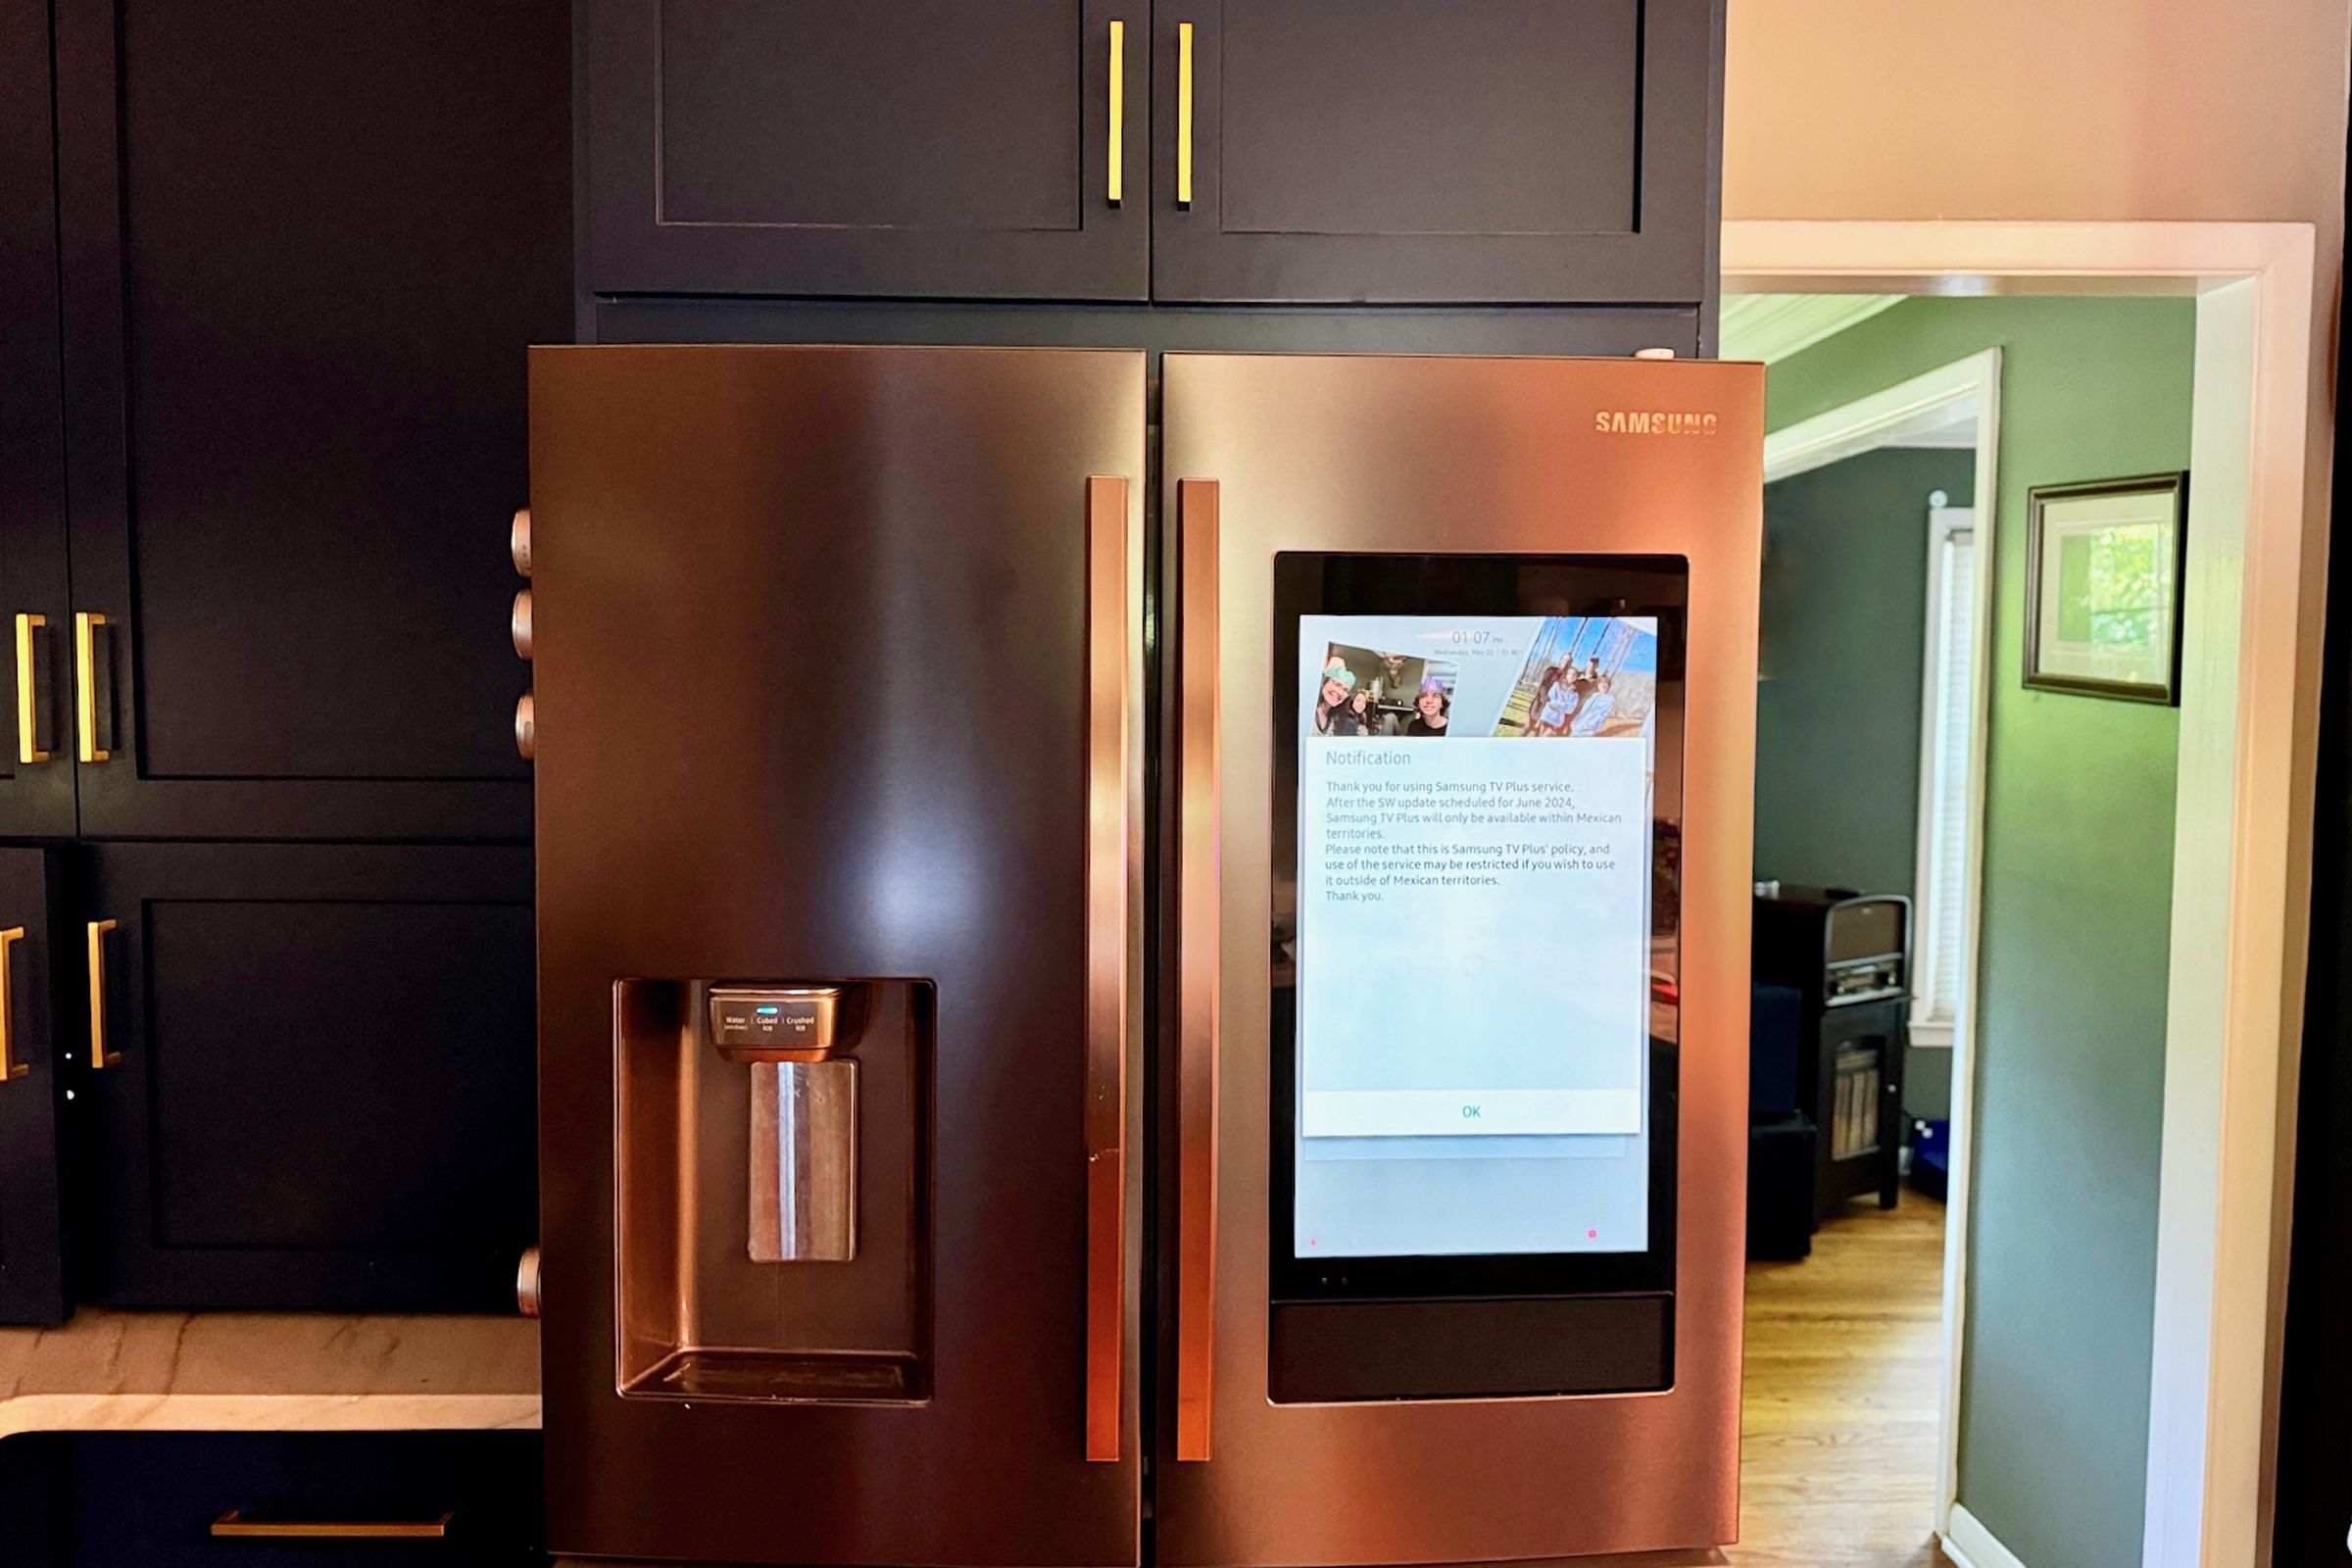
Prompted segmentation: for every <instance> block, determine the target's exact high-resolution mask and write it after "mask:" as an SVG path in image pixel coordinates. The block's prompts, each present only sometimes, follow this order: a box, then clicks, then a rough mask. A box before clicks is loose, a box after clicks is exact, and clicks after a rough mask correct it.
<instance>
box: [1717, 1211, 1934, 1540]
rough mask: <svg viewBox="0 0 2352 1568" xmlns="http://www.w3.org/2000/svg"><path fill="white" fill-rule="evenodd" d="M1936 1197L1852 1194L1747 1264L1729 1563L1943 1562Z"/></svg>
mask: <svg viewBox="0 0 2352 1568" xmlns="http://www.w3.org/2000/svg"><path fill="white" fill-rule="evenodd" d="M1942 1281H1943V1205H1942V1204H1941V1203H1939V1202H1936V1201H1935V1200H1934V1199H1931V1198H1926V1197H1923V1196H1922V1195H1920V1194H1918V1193H1916V1192H1912V1191H1910V1190H1909V1189H1905V1191H1904V1193H1903V1198H1902V1202H1901V1204H1900V1205H1899V1206H1897V1207H1896V1208H1895V1209H1894V1210H1893V1211H1892V1212H1887V1211H1883V1210H1881V1209H1879V1208H1878V1207H1876V1206H1875V1205H1872V1204H1870V1203H1867V1202H1860V1201H1858V1202H1856V1203H1854V1204H1853V1205H1852V1207H1851V1208H1850V1209H1849V1210H1848V1211H1847V1212H1845V1213H1843V1214H1840V1215H1838V1217H1836V1218H1835V1219H1832V1220H1831V1221H1830V1222H1829V1223H1827V1224H1825V1225H1823V1226H1822V1228H1821V1233H1820V1234H1819V1235H1818V1236H1816V1237H1815V1238H1814V1239H1813V1255H1812V1256H1811V1257H1809V1258H1807V1259H1805V1260H1804V1261H1803V1262H1801V1263H1751V1264H1749V1265H1748V1270H1747V1374H1746V1378H1747V1387H1746V1395H1745V1397H1744V1399H1743V1401H1742V1403H1743V1410H1742V1419H1741V1422H1740V1429H1741V1444H1740V1544H1739V1545H1736V1546H1732V1547H1728V1548H1726V1550H1725V1553H1724V1560H1725V1561H1727V1562H1729V1563H1731V1564H1734V1565H1736V1568H1944V1565H1945V1564H1946V1562H1947V1559H1946V1558H1945V1557H1944V1556H1943V1554H1942V1553H1941V1552H1939V1551H1937V1550H1936V1545H1935V1541H1934V1536H1933V1531H1932V1523H1933V1514H1934V1508H1935V1503H1936V1475H1935V1471H1936V1395H1937V1387H1936V1385H1937V1381H1938V1379H1939V1378H1940V1376H1941V1355H1942V1331H1941V1328H1940V1326H1939V1325H1940V1322H1941V1312H1942V1304H1943V1303H1942V1289H1943V1285H1942Z"/></svg>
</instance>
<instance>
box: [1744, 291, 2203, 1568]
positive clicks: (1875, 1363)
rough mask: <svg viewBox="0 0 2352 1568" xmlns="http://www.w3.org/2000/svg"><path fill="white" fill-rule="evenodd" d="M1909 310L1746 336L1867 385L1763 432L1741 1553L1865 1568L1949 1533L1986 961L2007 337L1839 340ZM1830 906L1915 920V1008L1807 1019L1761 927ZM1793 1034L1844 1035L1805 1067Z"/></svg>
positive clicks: (1779, 354) (1900, 327)
mask: <svg viewBox="0 0 2352 1568" xmlns="http://www.w3.org/2000/svg"><path fill="white" fill-rule="evenodd" d="M1901 303H1902V301H1901V299H1900V297H1899V296H1878V297H1872V296H1826V295H1816V296H1761V295H1758V296H1746V297H1743V298H1741V299H1739V300H1736V301H1735V302H1734V303H1733V305H1732V307H1731V309H1730V310H1729V311H1728V312H1727V322H1726V332H1725V345H1724V347H1725V353H1726V355H1727V357H1734V358H1760V359H1764V360H1766V361H1767V363H1768V364H1772V365H1787V364H1789V362H1790V361H1791V360H1792V359H1793V358H1794V357H1795V356H1797V355H1799V354H1802V353H1803V352H1804V351H1805V350H1807V349H1810V348H1814V347H1817V346H1819V347H1821V348H1822V349H1823V353H1822V354H1821V355H1818V356H1816V357H1815V358H1814V360H1813V361H1809V362H1807V363H1808V364H1809V365H1819V364H1820V363H1821V362H1822V361H1824V360H1826V361H1829V362H1831V363H1833V364H1837V363H1839V362H1848V361H1850V362H1851V368H1848V369H1847V370H1845V371H1843V372H1840V373H1839V376H1838V378H1839V379H1843V380H1845V381H1847V382H1849V383H1852V384H1856V385H1861V384H1868V386H1869V390H1868V391H1867V393H1866V394H1865V395H1862V396H1858V397H1856V398H1854V399H1853V400H1852V401H1850V402H1845V403H1840V404H1838V405H1837V406H1835V407H1832V408H1828V409H1825V410H1823V411H1822V412H1820V413H1817V414H1812V415H1809V416H1807V417H1800V418H1794V419H1789V418H1788V417H1785V416H1784V417H1783V418H1782V419H1781V420H1780V421H1779V422H1778V423H1777V427H1776V428H1774V429H1773V430H1772V432H1771V434H1770V435H1769V436H1768V437H1767V438H1766V443H1765V453H1764V478H1765V518H1766V522H1765V548H1764V583H1763V594H1762V616H1761V625H1762V646H1761V649H1760V655H1761V657H1760V670H1759V674H1760V678H1759V681H1758V686H1757V721H1758V722H1757V728H1758V734H1757V791H1756V797H1757V799H1756V858H1755V865H1756V876H1757V878H1758V886H1757V892H1758V895H1759V901H1760V902H1759V941H1758V950H1757V956H1756V972H1755V979H1756V982H1757V986H1758V989H1757V992H1756V1004H1755V1017H1756V1027H1755V1036H1754V1052H1755V1066H1756V1070H1755V1081H1754V1093H1753V1095H1752V1096H1751V1116H1752V1118H1753V1121H1754V1127H1753V1130H1752V1131H1751V1150H1750V1186H1751V1199H1750V1208H1749V1214H1750V1230H1749V1256H1750V1259H1751V1262H1750V1265H1749V1269H1748V1276H1747V1287H1748V1297H1747V1311H1746V1357H1747V1361H1746V1386H1747V1398H1746V1401H1745V1409H1746V1419H1745V1423H1744V1428H1745V1430H1744V1439H1745V1444H1744V1449H1743V1467H1742V1483H1743V1509H1742V1513H1743V1525H1744V1528H1743V1532H1742V1534H1743V1539H1744V1540H1745V1541H1747V1542H1748V1543H1750V1545H1749V1546H1747V1547H1745V1548H1743V1550H1744V1551H1753V1550H1755V1549H1756V1548H1757V1546H1759V1545H1760V1546H1762V1547H1763V1548H1764V1549H1766V1550H1770V1551H1775V1552H1781V1553H1788V1554H1791V1555H1800V1554H1801V1555H1802V1556H1803V1557H1804V1558H1805V1559H1806V1560H1810V1561H1816V1562H1831V1561H1836V1562H1841V1563H1842V1562H1851V1563H1853V1564H1856V1565H1868V1568H1894V1565H1906V1568H1907V1565H1910V1564H1914V1563H1918V1564H1926V1563H1933V1562H1936V1561H1939V1560H1941V1559H1939V1558H1938V1557H1937V1556H1936V1552H1935V1547H1934V1546H1933V1545H1932V1544H1929V1539H1928V1537H1929V1525H1930V1523H1931V1521H1932V1520H1933V1518H1934V1514H1935V1504H1936V1490H1937V1487H1936V1478H1937V1477H1938V1476H1939V1475H1940V1474H1941V1471H1942V1468H1943V1466H1944V1464H1945V1462H1946V1460H1945V1456H1944V1455H1943V1453H1942V1452H1941V1447H1942V1445H1943V1444H1944V1443H1946V1442H1947V1441H1949V1440H1950V1438H1951V1436H1952V1434H1951V1432H1950V1429H1949V1427H1948V1426H1947V1424H1946V1423H1945V1422H1944V1421H1943V1420H1942V1419H1941V1418H1940V1411H1941V1403H1942V1393H1943V1389H1942V1359H1943V1352H1944V1339H1945V1335H1944V1332H1943V1324H1944V1322H1945V1318H1946V1313H1947V1311H1948V1310H1949V1309H1950V1308H1951V1307H1952V1306H1953V1305H1954V1304H1956V1292H1953V1291H1947V1289H1946V1286H1947V1282H1948V1283H1953V1284H1956V1282H1957V1280H1958V1279H1959V1277H1960V1272H1959V1269H1958V1268H1957V1267H1956V1266H1954V1265H1953V1263H1951V1262H1949V1261H1947V1258H1953V1259H1956V1258H1957V1257H1959V1256H1960V1255H1961V1253H1962V1251H1963V1246H1962V1239H1961V1231H1960V1229H1959V1227H1957V1226H1949V1225H1947V1208H1946V1194H1947V1188H1948V1181H1947V1178H1948V1166H1949V1157H1948V1152H1949V1150H1950V1147H1951V1144H1952V1140H1953V1129H1954V1127H1955V1126H1956V1125H1957V1126H1958V1127H1959V1128H1960V1129H1961V1130H1962V1133H1963V1135H1965V1129H1966V1126H1967V1118H1966V1116H1965V1114H1964V1113H1963V1112H1962V1107H1956V1106H1955V1105H1954V1103H1953V1101H1952V1085H1953V1082H1954V1079H1955V1073H1954V1071H1953V1064H1954V1061H1955V1058H1956V1057H1957V1056H1958V1055H1960V1054H1962V1053H1961V1047H1960V1036H1961V1032H1962V1029H1963V1028H1964V1026H1965V1023H1966V1021H1967V1019H1968V1018H1969V1016H1970V1007H1969V1004H1970V1001H1971V992H1972V985H1973V980H1974V976H1975V974H1976V969H1977V958H1976V952H1975V939H1976V930H1977V923H1976V915H1977V892H1978V885H1979V884H1978V878H1979V874H1980V873H1979V863H1980V856H1979V851H1980V848H1981V845H1982V818H1983V814H1984V786H1985V765H1984V763H1985V718H1986V707H1987V705H1986V704H1985V701H1984V694H1985V679H1986V670H1985V664H1986V662H1987V660H1986V650H1987V648H1988V645H1989V637H1988V635H1987V630H1986V628H1987V626H1988V624H1989V618H1990V611H1991V607H1992V603H1993V598H1994V595H1993V588H1992V573H1991V572H1990V571H1988V570H1986V569H1985V563H1989V562H1991V561H1992V560H1994V559H1995V548H1996V545H1997V542H1998V541H1997V536H1996V533H1995V528H1996V524H1997V521H1998V517H1999V513H2000V509H1999V508H1998V507H1996V506H1994V505H1992V504H1991V498H1992V497H1993V496H1994V495H1995V475H1996V472H1997V457H1996V450H1997V444H1998V432H1999V420H1998V417H1997V416H1998V407H1999V392H2000V350H1999V349H1998V348H1997V347H1988V348H1985V349H1984V350H1982V351H1980V352H1976V353H1972V354H1969V355H1967V356H1965V357H1962V358H1958V359H1955V360H1953V361H1951V362H1950V363H1948V364H1943V365H1938V366H1936V367H1934V368H1930V369H1927V370H1925V371H1922V372H1920V373H1917V374H1909V375H1905V376H1904V377H1903V378H1902V379H1899V380H1896V381H1894V382H1893V383H1892V384H1886V381H1885V377H1886V374H1887V372H1886V371H1884V370H1882V369H1880V368H1877V367H1880V366H1883V365H1886V364H1889V363H1893V364H1898V365H1899V364H1900V363H1901V362H1900V361H1899V360H1895V361H1889V360H1887V353H1888V349H1889V346H1892V349H1893V351H1894V352H1895V353H1896V354H1898V355H1900V354H1904V353H1913V354H1914V356H1915V351H1913V350H1911V349H1909V348H1908V345H1909V344H1910V342H1911V340H1912V339H1913V338H1914V337H1915V336H1916V328H1915V327H1914V326H1913V325H1912V324H1911V317H1907V316H1896V317H1891V318H1889V319H1887V320H1885V321H1882V322H1881V323H1880V324H1879V326H1878V327H1877V328H1875V329H1874V331H1873V332H1872V333H1870V334H1868V336H1869V337H1871V338H1874V339H1875V340H1876V343H1877V345H1878V346H1877V347H1876V349H1875V350H1870V349H1866V350H1864V351H1862V353H1861V355H1860V357H1858V358H1857V357H1856V356H1855V355H1853V354H1849V352H1848V349H1847V340H1844V339H1840V340H1838V341H1837V342H1834V343H1833V342H1830V341H1828V340H1830V339H1832V338H1834V337H1837V335H1838V333H1839V332H1842V331H1844V330H1846V329H1848V328H1857V327H1860V326H1861V324H1862V323H1863V322H1865V321H1868V320H1870V319H1873V318H1876V317H1879V316H1881V315H1883V314H1884V313H1885V312H1886V311H1887V309H1888V308H1889V307H1894V306H1898V305H1900V304H1901ZM1790 306H1794V307H1796V308H1795V309H1789V308H1788V307H1790ZM1934 309H1937V307H1931V310H1934ZM1916 314H1917V313H1913V315H1916ZM1946 314H1947V315H1948V314H1949V312H1948V310H1947V311H1946ZM1824 323H1828V325H1827V328H1826V329H1825V328H1824ZM2184 375H2185V368H2183V376H2184ZM1813 379H1815V380H1817V381H1818V380H1821V379H1822V373H1821V372H1820V371H1818V370H1816V371H1814V372H1813ZM1824 889H1826V890H1833V891H1829V892H1826V893H1824V892H1817V891H1816V890H1824ZM1822 898H1828V899H1846V900H1849V901H1853V902H1849V903H1847V904H1846V905H1844V906H1843V909H1842V913H1840V914H1837V915H1834V916H1833V917H1834V918H1859V917H1861V916H1863V915H1865V914H1866V913H1868V912H1869V911H1872V910H1874V909H1877V908H1884V909H1885V910H1886V915H1885V918H1887V920H1889V921H1890V922H1899V928H1898V929H1897V930H1896V934H1895V936H1894V938H1893V940H1892V941H1891V943H1890V944H1889V945H1891V946H1892V947H1893V948H1895V950H1896V951H1897V955H1898V957H1897V959H1896V961H1898V962H1902V961H1905V960H1906V959H1907V967H1906V970H1905V972H1904V973H1903V974H1902V976H1901V980H1900V986H1899V991H1900V995H1899V996H1897V997H1895V998H1892V999H1888V1000H1885V1001H1874V1000H1873V999H1872V998H1871V997H1869V996H1868V995H1861V996H1848V997H1845V998H1842V999H1839V1000H1835V1001H1833V1002H1831V1004H1830V1005H1828V1006H1826V1007H1822V1008H1820V1009H1818V1011H1816V1012H1814V1013H1812V1014H1811V1015H1809V1016H1801V1017H1800V1015H1801V1014H1803V1013H1804V1010H1805V997H1804V995H1803V988H1804V985H1805V981H1806V977H1805V976H1804V975H1802V974H1789V973H1783V972H1781V971H1782V970H1784V969H1787V968H1789V967H1790V966H1791V965H1794V966H1797V967H1800V968H1801V967H1803V966H1804V965H1805V964H1807V963H1808V962H1817V959H1810V958H1808V957H1807V956H1806V954H1805V952H1804V951H1803V949H1804V946H1805V945H1804V944H1800V947H1799V951H1797V952H1795V953H1793V954H1792V953H1789V951H1788V950H1787V949H1786V947H1785V946H1783V945H1779V944H1768V943H1767V941H1766V940H1765V929H1766V928H1765V924H1764V922H1765V921H1766V920H1767V919H1772V920H1775V921H1780V922H1786V921H1787V920H1789V918H1791V917H1792V916H1793V917H1795V918H1798V919H1800V920H1801V919H1802V918H1803V911H1804V910H1806V909H1807V908H1808V907H1809V905H1808V901H1811V900H1815V899H1822ZM1872 901H1883V902H1872ZM1898 901H1899V902H1898ZM1807 940H1808V943H1809V945H1810V948H1811V952H1812V953H1814V954H1818V953H1819V951H1820V943H1819V942H1818V941H1817V940H1813V939H1810V938H1808V939H1807ZM1800 1036H1801V1037H1802V1040H1803V1041H1804V1042H1805V1043H1807V1044H1810V1043H1812V1042H1814V1041H1815V1040H1816V1039H1818V1040H1819V1041H1820V1042H1821V1044H1820V1045H1819V1046H1816V1047H1815V1048H1814V1051H1813V1054H1814V1055H1815V1057H1816V1058H1817V1059H1814V1060H1810V1061H1806V1062H1804V1063H1803V1065H1805V1066H1809V1067H1811V1068H1812V1071H1811V1073H1809V1074H1800V1072H1799V1071H1798V1070H1797V1067H1798V1061H1797V1053H1798V1044H1799V1037H1800ZM1833 1044H1834V1047H1835V1050H1836V1054H1835V1055H1832V1054H1830V1051H1831V1049H1832V1046H1833ZM1784 1058H1786V1060H1784ZM1857 1075H1858V1076H1859V1077H1860V1078H1861V1080H1862V1083H1861V1085H1860V1090H1859V1092H1856V1086H1855V1085H1854V1084H1853V1083H1852V1082H1850V1081H1849V1080H1851V1079H1853V1078H1855V1077H1856V1076H1857ZM1800 1077H1803V1078H1805V1079H1807V1080H1808V1081H1807V1082H1805V1084H1804V1085H1803V1089H1802V1092H1801V1093H1800V1094H1798V1095H1797V1096H1796V1097H1795V1098H1796V1103H1789V1102H1790V1094H1789V1091H1790V1090H1791V1089H1793V1088H1796V1087H1797V1084H1798V1080H1799V1078H1800ZM1776 1086H1777V1087H1776ZM1808 1143H1809V1144H1811V1145H1812V1146H1814V1147H1815V1149H1816V1150H1817V1152H1818V1155H1819V1158H1818V1159H1817V1160H1816V1161H1815V1162H1814V1163H1816V1164H1818V1165H1819V1166H1820V1167H1821V1169H1820V1171H1819V1172H1816V1173H1814V1179H1813V1180H1811V1181H1806V1180H1802V1179H1797V1180H1792V1179H1791V1166H1790V1163H1789V1153H1788V1151H1789V1150H1790V1149H1791V1148H1800V1149H1801V1148H1802V1147H1803V1146H1804V1145H1806V1144H1808ZM1796 1169H1797V1170H1799V1171H1802V1170H1804V1169H1805V1167H1803V1166H1799V1167H1796ZM1857 1195H1858V1196H1857ZM1963 1196H1965V1195H1963ZM1961 1206H1962V1210H1963V1212H1964V1211H1965V1204H1964V1203H1963V1204H1962V1205H1961ZM1947 1297H1952V1298H1953V1299H1952V1300H1948V1301H1947ZM1832 1475H1834V1476H1835V1477H1836V1480H1835V1481H1834V1482H1833V1481H1831V1480H1830V1477H1831V1476H1832ZM1833 1499H1834V1500H1833ZM1825 1503H1828V1504H1829V1505H1828V1506H1825ZM1734 1560H1735V1561H1740V1560H1742V1556H1741V1554H1740V1553H1735V1557H1734ZM1763 1560H1778V1559H1777V1558H1768V1559H1763Z"/></svg>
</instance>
